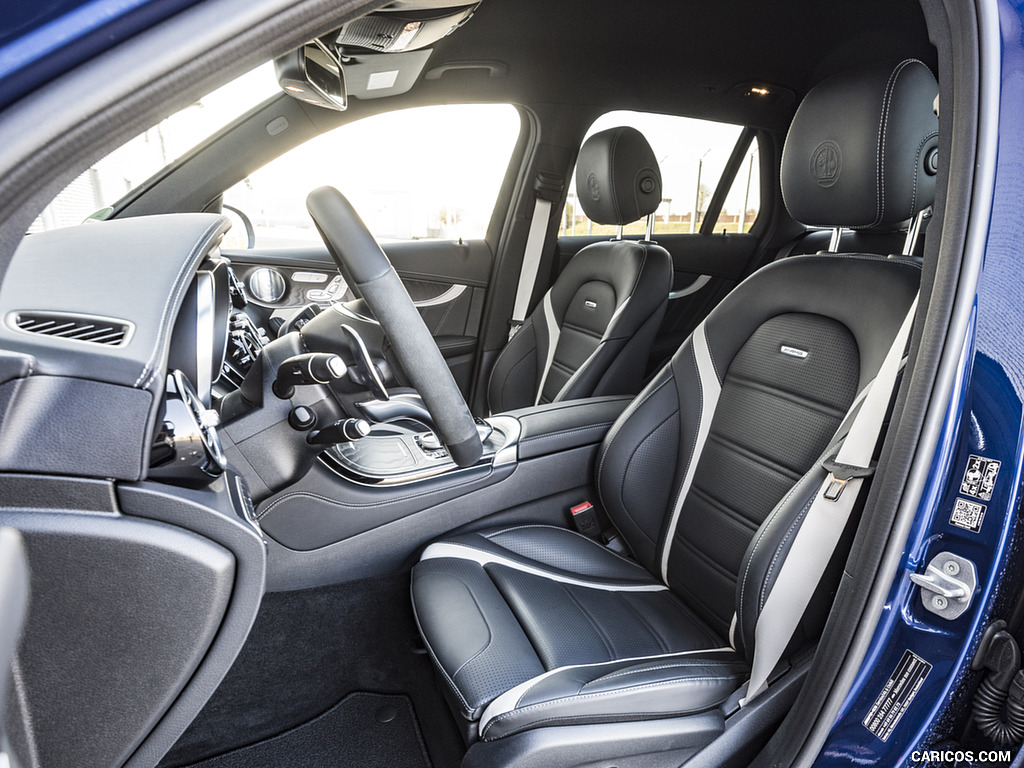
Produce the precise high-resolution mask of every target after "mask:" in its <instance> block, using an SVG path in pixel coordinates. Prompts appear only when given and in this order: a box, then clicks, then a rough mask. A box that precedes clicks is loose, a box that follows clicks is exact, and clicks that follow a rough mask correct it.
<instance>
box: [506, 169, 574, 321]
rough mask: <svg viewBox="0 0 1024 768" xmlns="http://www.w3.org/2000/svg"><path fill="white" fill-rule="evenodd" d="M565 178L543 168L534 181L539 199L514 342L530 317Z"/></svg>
mask: <svg viewBox="0 0 1024 768" xmlns="http://www.w3.org/2000/svg"><path fill="white" fill-rule="evenodd" d="M562 189H563V184H562V177H561V176H559V175H557V174H554V173H549V172H547V171H540V172H539V173H538V174H537V179H536V181H534V183H533V191H534V192H535V193H536V195H537V202H536V204H534V206H533V218H531V219H530V233H529V234H528V235H527V237H526V250H525V251H524V252H523V265H522V267H521V268H520V269H519V285H518V286H516V301H515V304H514V305H513V306H512V319H511V320H510V321H509V325H510V328H509V332H508V340H509V341H512V337H513V336H515V335H516V334H517V333H518V332H519V329H520V328H522V327H523V321H524V320H526V312H527V310H528V309H529V306H530V296H531V295H532V294H533V286H534V284H535V283H536V282H537V270H538V269H540V257H541V255H542V254H543V253H544V240H545V239H546V238H545V235H547V231H548V220H549V219H550V218H551V206H552V204H553V203H554V202H555V200H557V199H559V198H560V197H561V196H562Z"/></svg>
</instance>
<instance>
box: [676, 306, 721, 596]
mask: <svg viewBox="0 0 1024 768" xmlns="http://www.w3.org/2000/svg"><path fill="white" fill-rule="evenodd" d="M690 339H691V344H692V345H693V357H694V360H695V362H696V365H697V375H698V376H699V378H700V421H699V422H698V424H697V438H696V439H695V440H694V443H693V451H692V453H691V455H690V463H689V466H687V468H686V475H684V477H683V482H682V484H681V485H680V486H679V494H678V495H677V496H676V503H675V505H674V506H673V507H672V516H671V517H670V518H669V523H668V531H667V532H666V534H665V545H664V548H663V549H662V552H661V578H662V580H663V581H664V582H665V583H666V584H667V583H668V559H669V555H671V554H672V540H673V539H674V538H675V535H676V526H677V525H678V524H679V514H680V512H682V510H683V503H684V502H685V501H686V496H687V494H689V492H690V486H691V485H692V484H693V475H694V473H695V472H696V470H697V464H698V463H699V462H700V456H701V453H703V452H704V444H705V443H706V442H707V439H708V433H709V432H710V431H711V421H712V419H714V417H715V409H716V408H717V407H718V398H719V396H720V395H721V394H722V384H721V382H719V381H718V374H716V373H715V364H714V362H712V360H711V349H710V347H708V337H707V328H706V327H705V325H704V323H701V324H700V325H698V326H697V328H696V329H695V330H694V331H693V335H692V336H691V337H690Z"/></svg>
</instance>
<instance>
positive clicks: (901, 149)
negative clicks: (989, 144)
mask: <svg viewBox="0 0 1024 768" xmlns="http://www.w3.org/2000/svg"><path fill="white" fill-rule="evenodd" d="M937 93H938V84H937V83H936V82H935V77H934V76H933V75H932V73H931V71H930V70H929V69H928V67H926V66H925V65H924V64H922V63H921V62H920V61H917V60H916V59H907V60H906V61H902V62H900V63H899V64H897V65H895V66H892V65H884V66H876V67H872V68H870V69H866V70H858V71H856V72H847V73H843V74H840V75H836V76H834V77H831V78H829V79H827V80H824V81H822V82H821V83H819V84H818V85H816V86H815V87H814V88H812V89H811V90H810V92H808V94H807V96H806V97H804V100H803V102H802V103H801V104H800V108H799V109H798V110H797V112H796V115H795V116H794V117H793V123H792V124H791V125H790V128H789V135H788V136H787V138H786V146H785V148H784V150H783V152H782V196H783V199H784V200H785V202H786V207H787V208H788V209H789V213H790V215H791V216H792V217H793V218H794V219H796V220H797V221H799V222H800V223H801V224H804V225H806V226H812V227H846V228H849V229H868V228H873V227H880V226H885V225H891V224H895V223H897V222H900V221H905V220H906V219H909V218H912V217H913V216H915V215H916V214H917V213H918V211H920V210H922V209H924V208H927V207H928V206H929V205H931V204H932V201H933V200H934V198H935V173H936V170H937V153H938V149H937V147H938V143H939V142H938V135H939V121H938V118H937V117H936V116H935V113H934V112H933V111H932V104H933V102H934V101H935V96H936V94H937Z"/></svg>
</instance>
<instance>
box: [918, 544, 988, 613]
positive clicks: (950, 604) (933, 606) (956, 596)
mask: <svg viewBox="0 0 1024 768" xmlns="http://www.w3.org/2000/svg"><path fill="white" fill-rule="evenodd" d="M910 580H911V581H912V582H914V583H915V584H917V585H918V586H919V587H920V588H921V603H922V604H923V605H924V608H925V610H926V611H930V612H931V613H934V614H935V615H936V616H941V617H942V618H944V619H947V620H949V621H952V620H953V619H955V618H957V617H959V616H961V615H962V614H963V612H964V611H966V610H967V609H968V608H970V607H971V598H973V597H974V591H975V590H976V589H977V587H978V574H977V569H976V568H975V567H974V563H972V562H971V561H970V560H967V559H966V558H963V557H960V556H959V555H954V554H952V553H951V552H940V553H939V554H937V555H936V556H935V557H933V558H932V561H931V562H930V563H928V565H927V567H925V569H924V573H912V574H910Z"/></svg>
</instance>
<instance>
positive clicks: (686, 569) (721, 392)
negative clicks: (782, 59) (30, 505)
mask: <svg viewBox="0 0 1024 768" xmlns="http://www.w3.org/2000/svg"><path fill="white" fill-rule="evenodd" d="M936 92H937V86H936V83H935V79H934V77H933V76H932V74H931V72H930V71H929V70H928V69H927V67H925V66H924V65H923V64H921V63H920V62H917V61H907V62H901V63H900V64H899V65H897V66H895V67H892V66H885V67H875V68H873V69H871V70H869V71H863V72H857V73H852V74H844V75H839V76H836V77H834V78H831V79H829V80H827V81H825V82H823V83H822V84H820V85H818V86H817V87H815V88H814V89H812V90H811V91H810V93H808V95H807V97H806V98H805V99H804V102H803V103H802V105H801V106H800V108H799V110H798V112H797V114H796V116H795V117H794V120H793V124H792V126H791V128H790V132H789V137H788V139H787V142H786V147H785V151H784V154H783V162H782V186H783V191H784V194H785V200H786V203H787V205H788V206H789V207H790V213H791V214H792V215H793V217H794V218H795V219H797V220H798V221H803V222H807V223H808V224H815V225H825V226H846V227H851V228H855V227H862V226H866V227H877V226H879V225H884V224H887V223H894V222H897V221H901V220H903V219H906V218H909V217H911V216H913V215H914V214H915V213H916V212H917V211H918V210H920V209H922V208H925V207H927V206H928V205H930V204H931V202H932V199H933V197H934V194H935V192H934V190H935V181H934V177H933V176H931V175H929V174H928V173H926V172H925V170H924V168H925V167H926V166H925V165H924V158H925V156H926V154H927V153H928V151H929V150H930V148H932V147H934V146H936V145H937V141H936V136H937V120H936V118H935V116H934V114H933V113H932V108H931V104H932V100H933V99H934V97H935V94H936ZM822 196H824V199H820V198H821V197H822ZM919 281H920V267H919V265H918V264H917V263H916V262H915V260H913V259H901V258H885V257H879V256H870V255H860V254H823V255H812V256H800V257H794V258H790V259H784V260H781V261H777V262H775V263H773V264H770V265H768V266H767V267H765V268H763V269H762V270H759V271H758V272H756V273H755V274H754V275H752V276H751V277H750V278H748V279H747V280H745V281H744V282H743V283H741V284H740V285H739V286H738V287H737V288H736V289H735V290H734V291H733V292H732V293H731V294H730V295H729V296H727V297H726V298H725V299H724V300H723V301H722V302H721V303H720V304H719V305H718V306H717V307H716V308H715V310H714V311H713V312H711V314H710V315H709V316H708V317H707V319H706V320H705V321H704V322H703V323H702V324H701V325H700V326H698V328H697V329H696V330H695V331H694V333H693V335H692V336H691V337H690V338H689V339H688V340H687V341H686V342H685V343H684V344H683V345H682V347H681V348H680V349H679V351H678V352H677V353H676V354H675V355H674V356H673V358H672V359H671V361H670V362H669V363H668V365H666V367H665V368H664V369H662V370H661V371H660V372H659V374H657V376H656V377H655V378H654V380H652V381H651V382H650V384H649V385H648V386H647V387H646V388H645V389H644V391H643V392H642V393H641V394H640V395H639V396H638V397H637V399H636V400H635V401H634V402H633V404H632V405H631V406H630V408H629V409H627V411H626V412H625V413H624V414H623V415H622V417H620V419H619V420H618V421H617V422H616V424H615V425H614V426H613V427H612V430H611V431H610V433H609V436H608V438H607V439H606V440H605V443H604V445H603V447H602V450H601V453H600V454H599V456H598V467H597V483H598V488H599V491H600V494H601V500H602V502H603V505H604V508H605V509H606V511H607V512H608V514H609V516H610V517H611V519H612V521H613V522H614V524H615V526H616V527H617V528H618V529H619V531H620V532H621V534H622V535H623V537H624V538H625V540H626V541H627V543H628V544H629V546H630V548H631V549H632V551H633V553H634V554H635V555H636V557H637V559H638V560H639V561H640V562H641V563H643V564H644V565H645V566H647V567H648V568H649V569H650V570H652V571H653V572H654V573H656V574H660V575H661V577H662V578H663V579H664V580H665V582H666V583H667V584H668V585H669V586H670V587H671V588H672V589H673V590H674V591H675V592H676V593H677V594H678V595H680V597H681V598H682V599H683V601H684V602H685V603H686V605H687V606H688V607H690V608H691V609H692V610H693V611H694V612H695V613H696V614H697V615H699V616H700V617H701V618H702V619H703V620H704V621H706V622H707V623H708V624H709V625H710V626H711V627H712V628H714V629H715V630H717V631H719V632H721V633H723V634H725V633H726V632H729V633H730V635H731V637H732V640H733V642H734V643H735V646H736V647H737V649H738V650H740V651H742V652H744V653H745V654H747V656H748V657H749V656H750V653H751V650H752V647H753V639H752V638H753V634H752V633H753V629H754V624H755V622H756V617H757V615H758V614H759V612H760V609H761V607H762V606H763V604H764V600H765V599H766V596H767V593H768V591H769V590H770V587H771V585H772V584H773V583H774V578H775V576H776V575H777V573H778V568H779V566H780V564H781V562H782V561H783V560H784V559H785V556H786V552H787V551H788V547H789V545H790V544H791V542H792V537H793V535H794V532H795V530H797V529H798V528H799V525H800V522H801V521H802V515H803V514H804V513H805V512H806V508H807V506H808V504H809V502H810V500H811V499H812V498H813V496H814V495H815V493H816V492H817V490H818V488H819V487H820V485H821V483H822V481H823V480H824V477H825V470H824V469H823V468H822V467H821V461H822V460H823V459H824V458H827V456H828V455H831V453H832V452H834V450H835V446H836V445H837V443H838V442H840V441H841V438H842V437H843V431H842V425H843V423H844V421H845V420H846V417H847V414H848V413H849V412H850V411H851V409H852V407H853V406H854V404H855V399H856V398H857V395H858V393H860V392H862V391H863V390H864V388H865V386H866V385H867V384H868V383H869V382H870V381H871V380H872V379H873V378H874V376H875V375H876V372H877V371H878V368H879V366H880V365H881V362H882V360H883V358H884V357H885V354H886V353H887V351H888V349H889V347H890V346H891V345H892V343H893V339H894V338H895V337H896V333H897V330H898V329H899V327H900V325H901V324H902V322H903V319H904V318H905V317H906V315H907V312H908V310H909V308H910V306H911V304H912V302H913V300H914V297H915V296H916V294H917V291H918V285H919ZM668 478H671V481H669V480H668ZM839 557H843V555H840V556H839ZM826 593H827V590H821V595H820V596H819V600H818V601H817V603H816V604H813V603H812V609H810V610H809V611H808V614H807V615H808V616H812V615H821V614H822V611H821V610H820V608H821V605H822V602H823V601H824V600H826V599H827V598H826V597H825V596H824V595H825V594H826ZM826 608H827V605H826ZM815 631H816V629H815V628H814V627H809V628H807V630H806V633H811V632H815Z"/></svg>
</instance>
